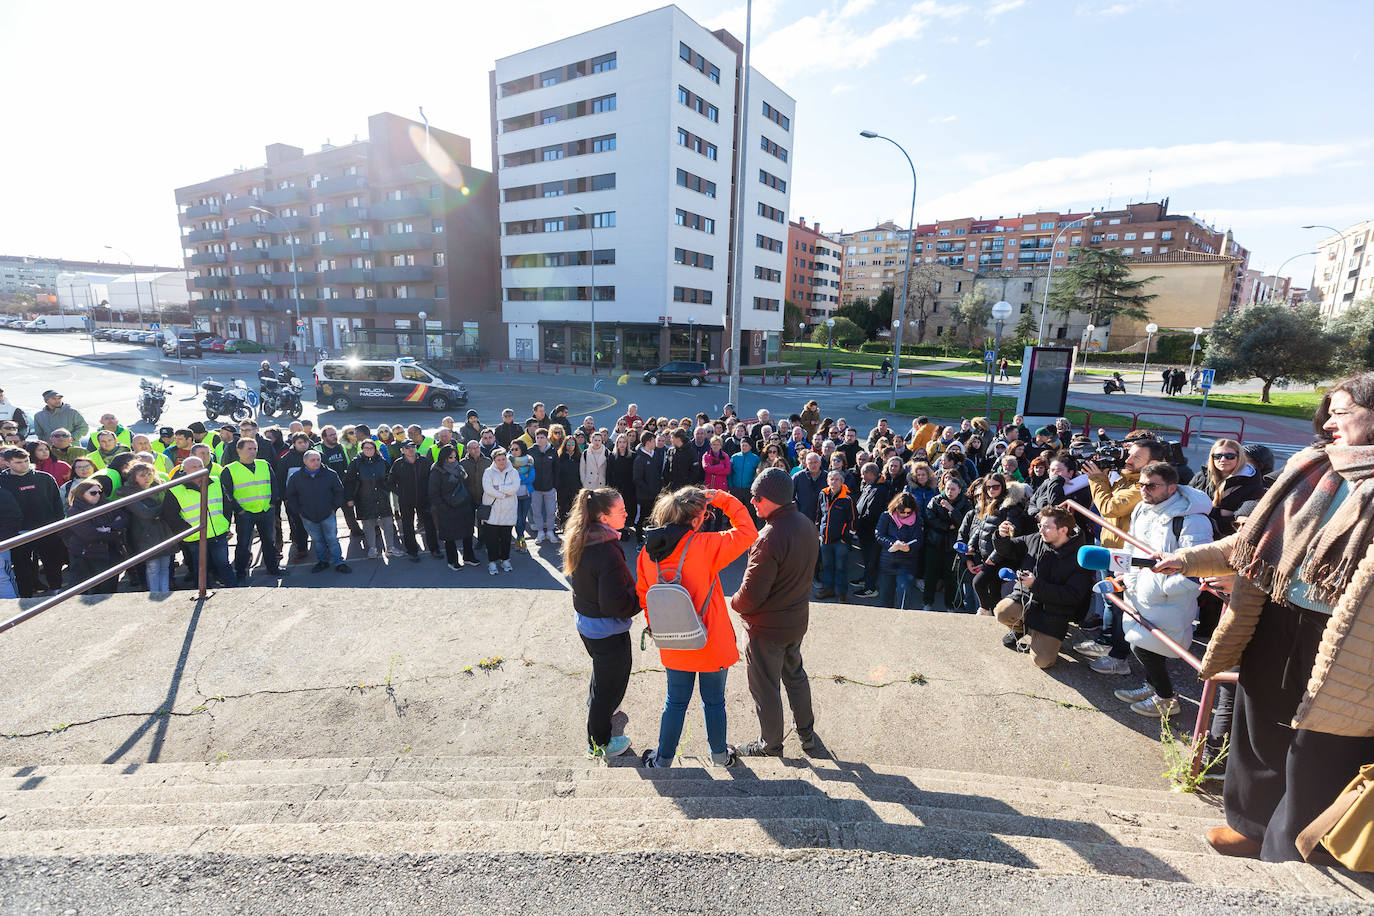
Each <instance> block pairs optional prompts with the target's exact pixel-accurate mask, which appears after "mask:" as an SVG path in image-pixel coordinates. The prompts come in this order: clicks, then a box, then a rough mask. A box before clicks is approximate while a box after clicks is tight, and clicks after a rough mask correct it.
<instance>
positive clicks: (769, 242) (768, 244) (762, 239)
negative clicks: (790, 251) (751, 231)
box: [754, 235, 782, 254]
mask: <svg viewBox="0 0 1374 916" xmlns="http://www.w3.org/2000/svg"><path fill="white" fill-rule="evenodd" d="M754 246H755V247H756V248H763V249H765V250H767V251H776V252H777V253H778V254H782V242H781V241H779V240H778V239H775V238H769V237H768V236H766V235H755V236H754Z"/></svg>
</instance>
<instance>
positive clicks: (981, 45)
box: [973, 38, 992, 48]
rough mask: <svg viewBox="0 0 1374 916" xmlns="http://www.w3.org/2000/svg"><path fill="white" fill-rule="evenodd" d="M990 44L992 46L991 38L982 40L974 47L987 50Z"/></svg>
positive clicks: (974, 44)
mask: <svg viewBox="0 0 1374 916" xmlns="http://www.w3.org/2000/svg"><path fill="white" fill-rule="evenodd" d="M990 44H992V39H991V38H980V39H978V40H977V41H975V42H974V43H973V46H974V47H975V48H986V47H987V46H988V45H990Z"/></svg>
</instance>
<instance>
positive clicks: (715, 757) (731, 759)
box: [645, 744, 739, 767]
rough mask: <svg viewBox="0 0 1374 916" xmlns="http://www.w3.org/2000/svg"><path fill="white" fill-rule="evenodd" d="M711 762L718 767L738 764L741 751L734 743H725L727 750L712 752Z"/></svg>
mask: <svg viewBox="0 0 1374 916" xmlns="http://www.w3.org/2000/svg"><path fill="white" fill-rule="evenodd" d="M711 762H712V763H714V764H715V765H716V766H718V767H732V766H737V765H738V764H739V752H738V751H737V750H735V746H734V745H733V744H727V745H725V750H723V751H721V752H720V753H719V754H717V753H715V752H712V754H711ZM645 766H649V764H645Z"/></svg>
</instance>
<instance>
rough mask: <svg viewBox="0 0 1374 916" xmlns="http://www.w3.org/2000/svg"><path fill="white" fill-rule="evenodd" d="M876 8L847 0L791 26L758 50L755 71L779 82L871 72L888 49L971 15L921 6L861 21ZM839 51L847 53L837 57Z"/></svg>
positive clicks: (927, 3)
mask: <svg viewBox="0 0 1374 916" xmlns="http://www.w3.org/2000/svg"><path fill="white" fill-rule="evenodd" d="M872 6H873V0H847V2H846V3H844V4H843V5H841V6H839V7H838V8H831V9H826V10H821V11H820V12H818V13H814V14H812V15H810V16H803V17H802V18H800V19H797V20H795V21H793V22H789V23H788V24H787V25H784V26H783V27H782V28H780V29H777V30H775V31H773V32H771V33H770V34H768V35H767V37H765V38H763V39H762V40H761V41H759V42H758V43H756V44H755V46H754V48H753V65H754V66H755V67H757V68H758V69H759V70H761V71H762V72H764V73H767V74H768V76H769V78H770V79H772V80H775V81H777V80H785V79H787V78H789V77H792V76H796V75H797V74H799V73H802V72H812V73H814V72H816V71H821V70H850V69H855V68H859V67H867V66H868V65H869V64H870V63H872V62H873V61H875V60H878V59H879V57H880V56H881V52H882V51H883V50H884V49H886V48H888V47H889V46H890V45H895V44H899V43H901V42H907V41H911V40H913V39H915V38H918V37H919V36H921V35H922V34H923V33H925V32H926V31H927V30H929V29H930V28H931V26H932V25H934V24H936V23H938V22H941V21H952V20H954V19H957V18H959V17H960V16H962V15H964V14H965V13H966V12H968V7H967V6H964V5H957V4H946V3H940V2H936V0H921V2H918V3H913V4H911V5H910V6H909V7H906V9H905V12H903V13H901V14H900V15H895V16H890V17H888V18H886V19H874V18H873V17H866V16H864V15H863V14H864V13H865V12H866V11H868V10H869V9H870V8H871V7H872ZM859 19H862V20H863V21H862V22H859V21H857V20H859ZM837 48H842V49H843V51H844V53H836V49H837ZM908 53H909V51H908Z"/></svg>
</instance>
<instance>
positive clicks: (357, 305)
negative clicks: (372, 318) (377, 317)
mask: <svg viewBox="0 0 1374 916" xmlns="http://www.w3.org/2000/svg"><path fill="white" fill-rule="evenodd" d="M320 306H321V309H322V310H323V311H324V312H325V313H326V314H328V313H330V312H332V313H334V314H343V315H363V314H370V313H372V312H375V311H377V301H376V300H375V299H321V300H320Z"/></svg>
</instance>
